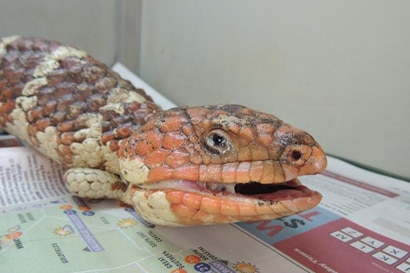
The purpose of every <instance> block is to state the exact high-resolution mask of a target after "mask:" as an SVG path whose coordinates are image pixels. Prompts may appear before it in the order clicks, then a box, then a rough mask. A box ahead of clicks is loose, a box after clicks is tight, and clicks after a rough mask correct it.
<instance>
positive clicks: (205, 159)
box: [119, 105, 327, 225]
mask: <svg viewBox="0 0 410 273" xmlns="http://www.w3.org/2000/svg"><path fill="white" fill-rule="evenodd" d="M119 156H120V169H121V175H122V177H123V179H124V180H126V181H127V182H128V183H130V191H129V193H130V194H131V200H132V201H131V202H132V203H133V205H134V207H135V209H136V210H137V211H138V212H139V213H140V214H141V216H142V217H144V218H146V219H147V220H149V221H150V222H153V223H156V224H166V225H197V224H215V223H230V222H237V221H255V220H263V219H272V218H277V217H282V216H287V215H291V214H294V213H298V212H300V211H303V210H306V209H310V208H312V207H314V206H316V205H317V204H318V203H319V202H320V200H321V195H320V194H319V193H318V192H315V191H312V190H310V189H308V188H307V187H305V186H303V185H302V184H301V183H300V182H299V180H298V177H299V176H301V175H310V174H317V173H320V172H322V171H323V170H324V169H325V168H326V163H327V161H326V155H325V153H324V152H323V150H322V149H321V147H320V146H319V144H318V143H317V142H316V141H315V140H314V138H313V137H312V136H310V135H309V134H308V133H306V132H304V131H302V130H300V129H296V128H294V127H292V126H291V125H289V124H287V123H285V122H283V121H281V120H280V119H278V118H277V117H275V116H272V115H269V114H266V113H263V112H259V111H255V110H252V109H249V108H246V107H243V106H240V105H215V106H202V107H180V108H173V109H170V110H168V111H163V112H160V113H158V114H156V115H154V116H153V117H152V118H151V119H150V120H149V121H148V122H147V123H146V124H145V125H144V126H142V127H141V128H139V129H138V130H137V132H136V133H135V134H133V135H131V137H129V138H127V139H124V140H122V141H121V142H120V150H119Z"/></svg>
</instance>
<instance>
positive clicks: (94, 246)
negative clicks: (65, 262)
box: [64, 209, 104, 252]
mask: <svg viewBox="0 0 410 273" xmlns="http://www.w3.org/2000/svg"><path fill="white" fill-rule="evenodd" d="M64 213H65V214H66V215H67V217H68V219H70V221H71V223H72V224H73V225H74V227H75V228H76V229H77V231H78V233H79V234H80V236H81V238H83V240H84V242H85V243H86V244H87V246H88V250H89V251H91V252H101V251H104V247H103V246H102V245H101V244H100V243H99V242H98V241H97V239H96V238H95V237H94V235H93V234H92V233H91V231H90V230H89V229H88V227H87V226H86V225H85V223H84V222H83V220H81V218H80V217H79V216H78V214H77V212H76V211H75V210H71V209H67V210H64Z"/></svg>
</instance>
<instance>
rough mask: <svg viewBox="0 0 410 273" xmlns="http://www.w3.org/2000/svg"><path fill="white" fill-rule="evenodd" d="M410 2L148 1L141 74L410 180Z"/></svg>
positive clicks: (181, 95)
mask: <svg viewBox="0 0 410 273" xmlns="http://www.w3.org/2000/svg"><path fill="white" fill-rule="evenodd" d="M409 11H410V1H406V0H401V1H399V0H397V1H383V0H371V1H370V0H367V1H353V0H349V1H347V0H346V1H327V0H313V1H272V0H264V1H261V0H260V1H246V0H225V1H216V0H208V1H188V0H177V1H158V0H155V1H152V0H150V1H143V12H142V14H143V17H142V36H141V40H142V44H141V61H140V75H141V76H142V78H144V79H145V80H146V81H148V82H149V83H150V84H152V85H153V86H154V87H155V88H157V89H158V90H160V91H161V92H163V93H164V94H165V95H167V96H168V97H169V98H171V99H172V100H174V101H175V102H177V103H178V104H181V105H183V104H213V103H240V104H245V105H248V106H251V107H253V108H259V109H261V110H264V111H267V112H270V113H273V114H276V115H278V116H279V117H281V118H282V119H284V120H286V121H288V122H290V123H292V124H294V125H296V126H298V127H301V128H303V129H306V130H308V131H310V132H311V133H312V134H313V135H314V136H315V137H316V139H318V140H319V142H320V143H321V144H322V146H324V148H325V149H326V151H327V152H328V153H331V154H334V155H337V156H341V157H344V158H347V159H350V160H354V161H358V162H360V163H363V164H366V165H369V166H371V167H375V168H380V169H382V170H384V171H388V172H392V173H394V174H396V175H401V176H406V177H407V178H410V168H409V167H410V158H409V153H410V122H409V119H410V13H409Z"/></svg>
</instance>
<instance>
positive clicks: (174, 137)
mask: <svg viewBox="0 0 410 273" xmlns="http://www.w3.org/2000/svg"><path fill="white" fill-rule="evenodd" d="M185 141H186V136H185V135H184V134H182V133H180V132H171V133H167V134H165V136H164V140H163V141H162V148H164V149H166V150H177V149H182V147H184V146H185Z"/></svg>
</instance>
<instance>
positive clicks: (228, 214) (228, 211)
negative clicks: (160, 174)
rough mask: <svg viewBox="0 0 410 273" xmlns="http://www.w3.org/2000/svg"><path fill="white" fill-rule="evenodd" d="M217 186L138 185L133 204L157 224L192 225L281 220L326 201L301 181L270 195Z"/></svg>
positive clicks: (184, 183)
mask: <svg viewBox="0 0 410 273" xmlns="http://www.w3.org/2000/svg"><path fill="white" fill-rule="evenodd" d="M204 184H207V187H208V188H205V187H204ZM215 184H219V183H204V182H193V181H187V180H174V181H162V182H157V183H155V185H149V186H148V187H145V188H141V187H139V186H134V187H133V188H132V189H131V195H132V196H133V197H132V201H133V202H132V203H133V205H134V208H135V209H136V210H137V211H138V212H139V213H140V215H141V216H142V217H143V218H145V219H147V220H148V221H149V222H151V223H153V224H159V225H167V226H190V225H207V224H222V223H234V222H241V221H259V220H270V219H274V218H280V217H284V216H288V215H292V214H295V213H299V212H301V211H304V210H307V209H310V208H313V207H315V206H316V205H318V204H319V202H320V201H321V198H322V196H321V194H320V193H318V192H316V191H313V190H310V189H309V188H307V187H305V186H303V185H302V184H301V183H300V182H299V181H298V179H293V180H291V181H288V182H285V183H280V184H276V185H278V186H277V187H278V189H279V190H273V188H274V186H272V189H270V191H269V192H265V193H262V192H258V191H259V190H256V192H257V193H256V194H249V192H248V191H249V189H243V188H242V189H237V190H239V191H242V193H236V192H235V193H232V192H229V191H232V188H233V189H234V188H238V187H242V186H243V185H244V184H242V185H241V184H239V183H238V184H235V183H232V186H233V187H232V186H230V187H229V190H227V189H226V188H225V191H218V190H215V188H216V187H222V186H220V185H215ZM220 184H222V183H220ZM159 187H161V188H159ZM209 187H212V188H214V189H213V190H211V189H209ZM263 187H266V186H263ZM251 188H252V186H251ZM253 190H254V189H253ZM263 190H265V189H263Z"/></svg>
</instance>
